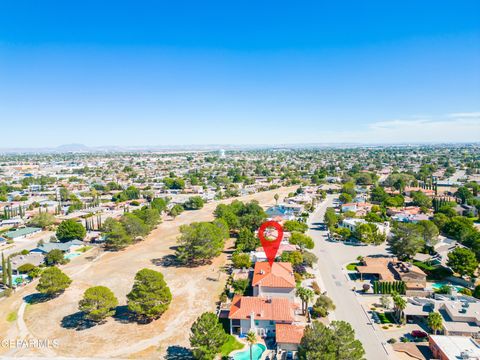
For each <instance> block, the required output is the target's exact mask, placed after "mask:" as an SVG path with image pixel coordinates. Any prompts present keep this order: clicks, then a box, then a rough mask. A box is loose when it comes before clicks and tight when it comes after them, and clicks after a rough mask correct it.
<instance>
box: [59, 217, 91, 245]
mask: <svg viewBox="0 0 480 360" xmlns="http://www.w3.org/2000/svg"><path fill="white" fill-rule="evenodd" d="M86 234H87V231H86V230H85V228H84V227H83V225H82V224H81V223H79V222H76V221H75V220H72V219H68V220H64V221H62V222H61V223H60V225H59V226H58V228H57V239H58V240H60V241H61V242H67V241H70V240H75V239H78V240H83V239H84V238H85V235H86Z"/></svg>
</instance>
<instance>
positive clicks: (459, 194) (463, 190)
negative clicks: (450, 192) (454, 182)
mask: <svg viewBox="0 0 480 360" xmlns="http://www.w3.org/2000/svg"><path fill="white" fill-rule="evenodd" d="M454 195H455V197H456V198H458V199H460V200H461V201H462V204H465V203H466V202H467V200H468V199H471V198H472V197H473V194H472V193H471V192H470V190H469V189H468V188H467V187H466V186H460V187H459V188H458V189H457V191H456V192H455V194H454Z"/></svg>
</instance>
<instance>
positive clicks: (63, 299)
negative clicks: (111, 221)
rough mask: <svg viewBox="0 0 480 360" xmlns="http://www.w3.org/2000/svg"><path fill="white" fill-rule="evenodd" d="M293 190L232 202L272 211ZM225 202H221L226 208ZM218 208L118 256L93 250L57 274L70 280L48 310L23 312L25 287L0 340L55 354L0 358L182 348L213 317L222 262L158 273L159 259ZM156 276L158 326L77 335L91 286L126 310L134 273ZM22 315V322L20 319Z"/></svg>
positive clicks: (0, 315)
mask: <svg viewBox="0 0 480 360" xmlns="http://www.w3.org/2000/svg"><path fill="white" fill-rule="evenodd" d="M293 189H294V188H282V189H277V190H273V191H268V192H263V193H259V194H254V195H250V196H245V197H242V198H239V199H240V200H243V201H248V200H251V199H256V200H258V201H259V202H260V204H261V205H262V206H268V205H272V204H274V198H273V196H274V194H275V193H278V194H279V195H280V196H281V198H283V197H284V196H285V195H286V194H288V193H289V192H291V191H292V190H293ZM230 201H231V200H226V201H222V202H224V203H229V202H230ZM218 203H220V202H213V203H210V204H207V205H206V206H205V207H204V208H203V209H201V210H198V211H191V212H185V213H184V214H182V215H180V216H178V217H177V218H176V219H175V220H172V221H165V222H164V223H162V224H161V225H159V226H158V228H157V229H155V230H154V231H153V232H152V233H151V234H150V235H149V236H148V238H147V239H146V240H144V241H142V242H139V243H137V244H135V245H132V246H130V247H129V248H127V249H126V250H124V251H121V252H117V253H111V252H106V253H104V252H100V251H97V250H96V249H95V250H92V251H91V252H89V253H87V254H86V255H85V256H82V257H80V258H76V259H74V260H73V261H72V262H71V263H69V264H68V265H66V266H65V267H64V269H63V270H64V271H65V272H66V273H67V274H68V275H69V276H70V277H71V278H72V279H73V283H72V285H71V286H70V288H69V289H68V290H67V291H66V292H65V293H64V294H62V295H61V296H59V297H58V298H56V299H53V300H50V301H48V302H44V303H39V304H34V305H26V304H25V303H24V302H23V300H22V298H23V297H24V296H26V295H29V294H32V293H35V289H34V286H35V284H31V285H29V286H27V287H25V288H23V289H20V290H18V291H17V293H16V294H15V295H13V296H12V297H10V298H8V299H3V300H2V301H1V302H0V338H2V339H50V340H53V339H56V340H57V341H58V344H59V345H58V347H56V348H54V347H50V348H49V349H25V348H18V347H17V348H8V347H5V346H2V347H0V354H4V355H9V356H35V355H37V356H46V357H52V356H74V357H94V356H95V357H103V358H159V357H161V356H162V355H163V354H164V353H165V351H166V350H167V348H168V347H169V346H188V336H189V329H190V326H191V324H192V323H193V321H194V320H195V319H196V318H197V317H198V316H199V315H200V314H201V313H203V312H205V311H212V310H214V309H215V302H216V301H217V300H218V296H219V294H220V293H221V291H222V289H223V286H224V283H225V277H226V275H225V274H224V273H223V272H221V271H219V270H220V269H221V268H222V266H223V265H224V264H225V262H226V256H227V255H226V254H225V253H224V254H222V255H221V256H219V257H218V258H216V259H215V260H214V261H213V263H212V264H211V265H206V266H202V267H198V268H194V269H191V268H184V267H173V266H164V265H163V264H162V263H160V261H159V260H160V259H162V258H163V257H164V256H165V255H168V254H171V253H173V250H172V246H174V245H175V244H176V238H177V236H178V234H179V231H178V229H179V226H180V225H182V224H188V223H191V222H194V221H209V220H211V219H213V215H212V212H213V210H214V209H215V207H216V205H217V204H218ZM145 267H147V268H151V269H155V270H158V271H161V272H162V273H163V274H164V276H165V280H166V281H167V283H168V285H169V287H170V289H171V291H172V295H173V300H172V303H171V305H170V308H169V310H168V311H167V312H166V313H165V314H164V315H163V316H162V318H161V319H159V320H157V321H154V322H152V323H150V324H145V325H139V324H137V323H133V322H128V321H125V320H124V319H122V318H121V317H119V318H116V319H109V320H108V321H107V322H106V323H104V324H101V325H98V326H94V327H90V328H87V329H80V328H79V325H80V324H79V321H78V319H79V317H78V301H79V300H80V299H81V297H82V294H83V292H84V290H85V289H86V288H88V287H90V286H94V285H105V286H108V287H109V288H110V289H112V291H113V292H114V293H115V295H116V296H117V298H118V299H119V302H120V306H122V305H123V306H124V305H125V304H126V298H125V295H126V294H127V293H128V292H129V291H130V289H131V287H132V283H133V278H134V276H135V273H136V272H137V271H138V270H139V269H142V268H145ZM15 311H17V312H18V319H17V320H16V321H13V322H8V321H6V319H7V316H8V314H10V313H11V312H15ZM23 312H24V314H23Z"/></svg>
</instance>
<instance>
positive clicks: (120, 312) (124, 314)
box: [113, 305, 155, 325]
mask: <svg viewBox="0 0 480 360" xmlns="http://www.w3.org/2000/svg"><path fill="white" fill-rule="evenodd" d="M113 319H114V320H115V321H118V322H119V323H121V324H131V323H137V324H138V325H145V324H150V323H151V322H152V321H154V320H155V319H148V318H145V317H141V316H137V315H135V314H134V313H133V312H131V311H130V310H129V309H128V306H127V305H122V306H117V307H116V308H115V314H114V315H113Z"/></svg>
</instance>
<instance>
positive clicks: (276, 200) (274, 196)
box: [273, 194, 280, 204]
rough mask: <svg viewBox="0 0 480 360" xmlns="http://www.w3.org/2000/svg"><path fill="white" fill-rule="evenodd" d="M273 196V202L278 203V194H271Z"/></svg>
mask: <svg viewBox="0 0 480 360" xmlns="http://www.w3.org/2000/svg"><path fill="white" fill-rule="evenodd" d="M273 198H274V199H275V204H278V199H280V195H278V194H275V195H273Z"/></svg>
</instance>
